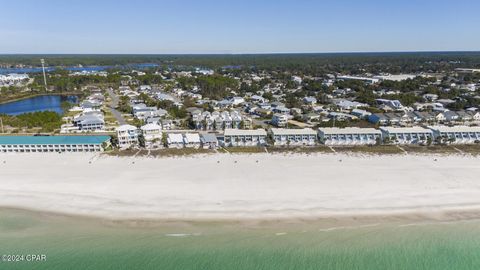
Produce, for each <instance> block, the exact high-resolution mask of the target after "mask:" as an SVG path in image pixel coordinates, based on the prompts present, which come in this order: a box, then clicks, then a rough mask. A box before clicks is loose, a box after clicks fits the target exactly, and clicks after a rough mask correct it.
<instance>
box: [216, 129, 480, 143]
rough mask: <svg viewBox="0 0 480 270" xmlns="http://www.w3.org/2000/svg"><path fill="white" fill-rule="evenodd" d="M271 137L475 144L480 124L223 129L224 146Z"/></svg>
mask: <svg viewBox="0 0 480 270" xmlns="http://www.w3.org/2000/svg"><path fill="white" fill-rule="evenodd" d="M268 137H270V138H271V139H272V141H273V145H275V146H312V145H315V144H317V143H322V144H325V145H331V146H335V145H336V146H349V145H351V146H353V145H374V144H381V143H393V144H427V143H429V142H434V141H436V142H439V143H454V144H473V143H479V142H480V127H469V126H454V127H447V126H430V127H428V128H424V127H381V128H380V129H375V128H357V127H347V128H319V129H318V131H315V130H313V129H311V128H304V129H285V128H272V129H270V130H269V132H268V133H267V131H266V130H263V129H256V130H235V129H227V130H225V131H224V135H223V140H222V144H223V145H224V146H227V147H229V146H263V145H267V141H268V139H267V138H268Z"/></svg>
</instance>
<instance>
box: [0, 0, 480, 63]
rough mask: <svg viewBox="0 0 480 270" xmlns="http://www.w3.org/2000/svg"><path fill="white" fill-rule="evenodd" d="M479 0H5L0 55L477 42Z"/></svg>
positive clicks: (440, 46) (404, 47) (388, 48)
mask: <svg viewBox="0 0 480 270" xmlns="http://www.w3.org/2000/svg"><path fill="white" fill-rule="evenodd" d="M479 11H480V1H478V0H456V1H455V0H356V1H355V0H168V1H167V0H128V1H127V0H68V1H66V0H44V1H39V0H15V1H11V0H0V14H1V15H0V54H14V53H24V54H30V53H34V54H62V53H77V54H109V53H112V54H177V53H179V54H203V53H208V54H210V53H212V54H221V53H227V54H240V53H306V52H312V53H313V52H316V53H322V52H393V51H479V50H480V16H479V15H478V14H479V13H478V12H479Z"/></svg>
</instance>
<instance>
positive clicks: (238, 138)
mask: <svg viewBox="0 0 480 270" xmlns="http://www.w3.org/2000/svg"><path fill="white" fill-rule="evenodd" d="M266 140H267V132H266V131H265V130H264V129H225V131H224V132H223V144H224V145H225V146H261V145H265V144H266V143H267V141H266Z"/></svg>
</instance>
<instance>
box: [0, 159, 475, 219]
mask: <svg viewBox="0 0 480 270" xmlns="http://www.w3.org/2000/svg"><path fill="white" fill-rule="evenodd" d="M39 157H41V158H39ZM406 157H407V158H406ZM0 159H1V160H3V161H5V163H0V171H1V176H2V177H1V178H2V179H1V180H0V182H1V183H2V187H0V208H2V209H6V208H11V209H26V210H32V211H34V212H44V213H52V214H60V215H67V216H80V217H82V216H83V217H92V218H99V219H104V220H111V221H127V222H128V221H145V222H150V221H152V222H156V221H159V222H162V221H167V222H169V221H186V222H188V221H190V222H215V221H240V222H241V221H245V222H252V221H259V222H260V221H266V222H271V221H279V220H283V221H286V222H289V221H293V220H310V221H315V220H321V219H344V218H346V219H365V218H366V219H369V218H372V219H379V220H390V219H400V220H402V219H406V220H408V219H411V218H418V219H419V220H445V219H446V220H451V219H455V220H463V219H476V218H480V184H477V181H476V178H477V176H478V175H479V173H480V167H479V166H478V165H477V164H478V161H480V159H479V158H476V157H474V156H469V155H468V156H467V155H460V154H454V155H430V154H429V155H424V154H423V155H366V154H358V153H353V154H344V153H341V154H340V153H328V154H325V153H314V154H266V153H264V154H235V155H226V154H203V155H201V156H199V155H195V156H179V157H178V156H177V157H162V158H149V157H131V156H127V157H112V156H106V155H98V154H96V155H92V154H68V155H58V154H57V155H54V154H6V155H3V156H1V158H0ZM3 161H2V162H3ZM375 163H378V164H375ZM25 166H27V167H25ZM27 168H28V169H27ZM185 168H188V170H186V169H185ZM372 172H373V173H372ZM300 175H301V178H299V177H300ZM456 175H457V176H456ZM387 177H392V178H393V179H387ZM419 177H424V178H425V179H423V180H422V179H419Z"/></svg>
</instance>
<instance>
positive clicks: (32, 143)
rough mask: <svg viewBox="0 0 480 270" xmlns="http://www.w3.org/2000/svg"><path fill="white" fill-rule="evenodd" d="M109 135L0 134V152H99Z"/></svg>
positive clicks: (107, 141) (105, 145) (108, 141)
mask: <svg viewBox="0 0 480 270" xmlns="http://www.w3.org/2000/svg"><path fill="white" fill-rule="evenodd" d="M109 145H110V136H0V153H46V152H101V151H104V150H105V147H107V146H109Z"/></svg>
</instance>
